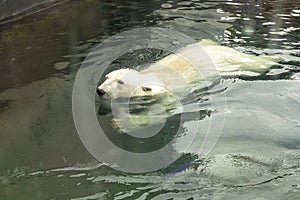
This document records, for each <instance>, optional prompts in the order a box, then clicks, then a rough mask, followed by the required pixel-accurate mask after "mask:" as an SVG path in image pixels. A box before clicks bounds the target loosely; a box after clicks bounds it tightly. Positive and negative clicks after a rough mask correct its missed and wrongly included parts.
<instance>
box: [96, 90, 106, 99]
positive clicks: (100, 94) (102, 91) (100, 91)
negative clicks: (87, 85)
mask: <svg viewBox="0 0 300 200" xmlns="http://www.w3.org/2000/svg"><path fill="white" fill-rule="evenodd" d="M96 92H97V94H98V95H99V96H100V97H102V96H103V95H105V93H106V92H105V91H104V90H102V89H100V88H97V90H96Z"/></svg>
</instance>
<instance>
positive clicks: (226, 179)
mask: <svg viewBox="0 0 300 200" xmlns="http://www.w3.org/2000/svg"><path fill="white" fill-rule="evenodd" d="M299 10H300V5H299V2H298V1H283V0H272V1H271V0H268V1H261V0H255V1H247V2H245V1H238V0H234V1H213V0H211V1H202V0H193V1H179V0H178V1H167V2H166V1H142V2H139V3H136V2H131V1H121V0H113V1H109V0H107V1H100V2H99V1H94V0H91V1H71V2H69V3H67V4H62V5H60V6H58V7H56V8H53V9H50V10H47V11H45V12H41V13H38V14H35V15H33V16H31V17H27V18H24V19H21V20H19V21H17V22H15V23H10V24H5V25H2V26H1V38H0V60H1V65H0V71H1V79H0V90H1V93H0V128H1V132H0V146H1V150H0V188H1V189H0V191H1V192H0V199H20V198H22V199H72V198H73V199H113V198H115V199H126V198H127V199H138V198H140V199H152V198H153V199H172V198H174V199H175V198H182V199H189V198H190V199H192V198H194V199H255V198H260V199H270V197H271V196H272V199H297V197H299V195H300V194H299V192H300V190H299V187H300V186H299V180H298V179H299V175H300V174H299V169H300V166H299V148H300V138H299V134H298V133H299V126H300V125H299V119H300V116H299V112H298V109H299V105H300V104H299V102H300V98H299V93H300V91H299V89H300V87H299V78H300V73H299V66H300V53H299V46H300V44H299V35H300V27H299V18H300V16H299V15H300V13H299V12H300V11H299ZM146 26H161V27H167V28H171V29H175V30H178V31H181V32H183V33H184V34H187V35H190V36H192V37H193V38H194V39H196V40H199V39H202V38H206V39H214V40H218V41H219V42H220V43H223V44H224V45H227V46H231V47H234V48H237V49H238V50H240V51H243V52H246V53H250V54H256V55H264V54H278V56H279V57H281V58H283V59H284V62H282V63H281V64H280V65H278V66H275V67H274V68H272V69H271V70H270V71H269V72H268V74H266V75H264V76H262V77H256V78H255V79H245V80H241V79H238V78H236V79H227V80H224V83H225V85H226V86H227V90H226V91H225V92H226V95H227V110H226V112H227V118H226V124H225V127H224V129H223V133H222V136H221V138H220V140H219V142H218V144H217V146H216V148H215V149H214V151H213V152H212V154H211V155H210V156H209V157H207V158H205V159H198V158H197V156H194V155H193V153H194V152H197V150H198V149H199V148H200V146H199V145H200V144H201V141H202V140H203V133H202V132H201V130H202V129H201V128H200V132H199V134H198V138H197V139H196V140H195V142H194V144H193V146H192V147H191V148H190V149H189V150H188V151H187V152H186V156H183V157H182V158H181V159H180V160H178V161H177V162H176V163H174V164H173V165H172V166H170V167H169V168H167V169H163V170H161V171H159V172H153V173H149V174H143V175H132V174H126V173H121V172H117V171H114V170H111V169H110V168H108V167H106V166H105V165H104V164H99V163H97V162H96V161H95V160H94V159H93V158H91V156H90V155H89V154H88V153H87V152H86V150H85V149H84V147H83V145H82V143H81V141H80V140H79V138H78V136H77V133H76V130H75V128H74V125H73V119H72V112H71V92H72V86H73V81H74V76H75V73H76V71H77V69H78V68H79V66H80V63H81V62H82V60H83V59H84V58H85V56H86V55H87V54H88V52H89V51H90V49H91V48H92V47H93V46H94V45H96V44H98V43H99V42H101V41H102V40H103V39H105V38H107V37H110V36H111V35H113V34H116V33H118V32H121V31H124V30H129V29H131V28H133V27H146ZM110 50H114V47H113V46H112V47H110ZM159 53H161V52H158V54H159ZM132 57H135V58H136V59H137V60H139V59H145V57H138V55H135V54H134V53H133V54H132ZM146 58H147V57H146ZM140 61H141V60H140ZM134 62H135V61H134V59H132V60H131V58H130V59H127V60H126V58H124V60H121V61H120V63H119V64H118V63H115V65H113V66H114V67H116V68H117V67H120V65H122V64H123V63H126V64H127V65H130V64H133V65H134V64H135V63H134ZM271 80H272V81H271ZM214 95H215V98H216V99H217V100H218V95H219V93H216V94H214ZM199 103H201V109H203V110H212V111H214V110H218V104H217V105H215V107H211V105H209V104H205V102H191V103H190V104H188V105H187V109H188V110H193V111H194V109H195V108H198V106H199ZM217 114H218V112H212V113H210V115H217ZM210 115H208V116H210ZM207 123H208V119H207V118H203V119H201V124H202V126H203V130H204V129H205V127H207ZM193 125H194V124H193V121H192V120H190V121H189V122H188V123H186V124H185V125H184V128H186V130H193ZM199 141H200V142H199ZM45 185H47V187H46V186H45Z"/></svg>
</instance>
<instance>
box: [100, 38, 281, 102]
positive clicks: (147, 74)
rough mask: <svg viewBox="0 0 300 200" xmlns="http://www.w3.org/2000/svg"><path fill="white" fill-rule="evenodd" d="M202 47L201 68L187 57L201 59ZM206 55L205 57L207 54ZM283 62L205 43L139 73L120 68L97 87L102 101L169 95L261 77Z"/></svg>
mask: <svg viewBox="0 0 300 200" xmlns="http://www.w3.org/2000/svg"><path fill="white" fill-rule="evenodd" d="M195 47H196V48H198V49H199V47H200V48H201V50H202V52H200V53H201V54H202V58H203V57H204V58H205V60H207V61H211V63H212V64H209V63H206V61H205V60H204V61H203V60H202V62H203V64H200V65H201V66H195V63H194V64H193V62H191V61H190V60H188V58H186V55H188V57H189V56H190V55H191V54H194V56H192V57H191V58H193V59H197V57H199V56H200V54H198V53H199V52H196V51H195V49H196V48H195ZM203 54H205V55H203ZM279 61H280V59H279V58H277V57H272V56H264V55H260V56H255V55H249V54H245V53H242V52H239V51H237V50H235V49H232V48H229V47H225V46H220V45H218V44H217V43H216V42H213V41H211V40H201V41H200V42H199V43H197V44H192V45H188V46H187V47H185V48H183V49H181V50H179V51H178V52H176V53H175V54H171V55H168V56H166V57H165V58H163V59H161V60H160V61H158V62H156V63H154V64H151V65H150V66H149V67H148V68H146V69H144V70H141V71H136V70H134V69H119V70H116V71H113V72H110V73H109V74H107V75H106V80H105V81H104V82H103V83H102V84H101V85H100V86H99V87H98V88H97V94H98V95H99V96H100V98H102V99H115V98H122V97H125V98H128V97H135V96H153V95H160V94H166V93H169V91H170V90H176V89H178V88H182V90H184V91H188V90H187V87H181V86H182V85H184V86H188V85H189V86H192V85H194V84H197V85H199V84H202V83H205V84H204V86H208V85H209V84H211V83H212V82H213V81H212V80H213V79H214V78H215V77H217V76H219V75H221V76H222V77H232V76H244V77H245V76H259V75H261V74H263V73H266V72H267V71H268V70H269V68H270V67H271V66H273V65H276V64H278V62H279Z"/></svg>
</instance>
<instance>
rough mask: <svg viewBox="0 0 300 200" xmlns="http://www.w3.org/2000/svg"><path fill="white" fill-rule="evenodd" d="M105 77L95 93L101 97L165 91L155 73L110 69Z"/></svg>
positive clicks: (150, 93)
mask: <svg viewBox="0 0 300 200" xmlns="http://www.w3.org/2000/svg"><path fill="white" fill-rule="evenodd" d="M105 78H106V79H105V81H104V82H103V83H102V84H101V85H100V86H98V88H97V94H98V95H99V96H100V98H102V99H114V98H130V97H136V96H154V95H159V94H163V93H165V92H167V90H166V89H165V87H164V84H163V83H162V81H160V80H159V79H158V78H157V77H156V76H155V75H152V74H142V73H140V72H138V71H136V70H133V69H119V70H116V71H112V72H110V73H109V74H107V75H106V76H105Z"/></svg>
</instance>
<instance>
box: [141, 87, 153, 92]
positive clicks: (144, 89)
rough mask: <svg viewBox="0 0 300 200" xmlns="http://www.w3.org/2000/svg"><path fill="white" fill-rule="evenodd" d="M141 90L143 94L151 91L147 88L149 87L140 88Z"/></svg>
mask: <svg viewBox="0 0 300 200" xmlns="http://www.w3.org/2000/svg"><path fill="white" fill-rule="evenodd" d="M142 90H143V91H144V92H150V91H152V89H151V88H149V87H144V86H142Z"/></svg>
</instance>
